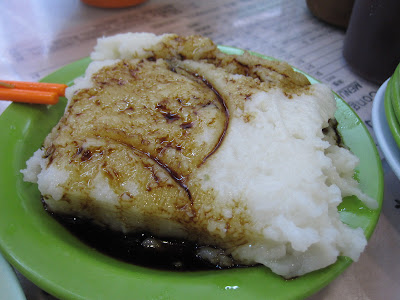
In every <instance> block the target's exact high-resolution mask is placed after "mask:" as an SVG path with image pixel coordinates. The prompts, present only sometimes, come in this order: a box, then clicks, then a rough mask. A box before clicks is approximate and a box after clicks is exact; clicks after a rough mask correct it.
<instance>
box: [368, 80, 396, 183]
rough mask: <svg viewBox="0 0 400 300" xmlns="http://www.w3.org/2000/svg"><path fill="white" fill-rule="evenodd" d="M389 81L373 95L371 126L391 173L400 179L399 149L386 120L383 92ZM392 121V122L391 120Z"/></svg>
mask: <svg viewBox="0 0 400 300" xmlns="http://www.w3.org/2000/svg"><path fill="white" fill-rule="evenodd" d="M388 82H389V79H388V80H386V81H385V82H384V83H383V84H382V86H381V87H380V88H379V90H378V92H377V93H376V95H375V99H374V104H373V107H372V125H373V126H374V132H375V136H376V139H377V141H378V144H379V147H380V148H381V150H382V152H383V155H384V156H385V159H386V160H387V162H388V164H389V165H390V167H391V168H392V170H393V172H394V173H395V174H396V176H397V177H398V178H400V149H399V147H398V144H397V143H396V140H395V138H394V137H393V135H392V131H391V129H390V126H389V122H388V120H387V119H386V113H385V108H386V99H385V92H386V87H387V84H388ZM392 121H393V120H392Z"/></svg>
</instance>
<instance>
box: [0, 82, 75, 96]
mask: <svg viewBox="0 0 400 300" xmlns="http://www.w3.org/2000/svg"><path fill="white" fill-rule="evenodd" d="M2 87H6V88H16V89H20V90H35V91H47V92H53V93H57V94H58V95H59V96H64V93H65V89H66V87H67V85H66V84H59V83H44V82H27V81H11V80H0V88H2Z"/></svg>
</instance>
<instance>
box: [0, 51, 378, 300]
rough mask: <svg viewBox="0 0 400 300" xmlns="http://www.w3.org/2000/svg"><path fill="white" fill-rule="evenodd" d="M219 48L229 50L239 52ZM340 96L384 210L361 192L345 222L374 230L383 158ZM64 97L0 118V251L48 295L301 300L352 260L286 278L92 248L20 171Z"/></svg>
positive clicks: (77, 68)
mask: <svg viewBox="0 0 400 300" xmlns="http://www.w3.org/2000/svg"><path fill="white" fill-rule="evenodd" d="M220 48H221V50H222V51H224V52H227V53H230V54H241V53H242V51H241V50H239V49H235V48H230V47H220ZM253 54H254V55H258V54H255V53H253ZM264 58H266V59H270V58H267V57H264ZM89 62H90V60H89V59H88V58H85V59H82V60H79V61H77V62H74V63H72V64H69V65H67V66H65V67H63V68H61V69H59V70H58V71H56V72H54V73H53V74H51V75H49V76H47V77H46V78H44V79H43V81H45V82H58V83H67V84H71V83H72V81H73V79H74V78H76V77H78V76H80V75H82V74H83V73H84V70H85V69H86V66H87V65H88V64H89ZM310 80H311V81H312V82H313V83H314V82H316V80H314V79H312V78H310ZM336 100H337V104H338V110H337V114H336V117H337V119H338V121H339V123H340V126H339V130H340V132H341V134H342V136H343V140H344V142H345V144H346V145H347V146H348V147H350V149H351V150H352V151H353V152H354V153H355V154H356V155H357V156H358V157H359V158H360V165H359V167H358V169H357V173H356V176H357V178H358V179H359V180H360V184H361V188H362V190H363V191H364V192H365V193H367V194H368V195H370V196H371V197H373V198H375V199H377V201H378V202H379V209H377V210H370V209H368V208H366V207H365V206H363V205H362V203H361V202H360V201H359V200H358V199H357V198H355V197H348V198H346V199H344V202H343V203H342V204H341V205H340V207H339V210H340V212H341V217H342V220H343V221H344V222H345V223H347V224H349V225H350V226H356V227H357V226H360V227H362V228H363V229H364V230H365V233H366V235H367V237H370V236H371V234H372V232H373V230H374V228H375V226H376V223H377V221H378V218H379V214H380V207H381V204H382V197H383V175H382V167H381V162H380V159H379V156H378V153H377V150H376V148H375V144H374V142H373V140H372V139H371V137H370V135H369V133H368V131H367V130H366V128H365V127H364V125H363V123H362V122H361V120H360V119H359V118H358V117H357V115H356V114H355V113H354V112H353V111H352V110H351V108H349V107H348V106H347V104H345V102H344V101H343V100H341V99H340V98H339V97H336ZM65 104H66V101H65V99H62V100H61V101H60V102H59V103H58V104H57V105H54V106H43V105H29V104H17V103H13V104H12V105H10V107H9V108H8V109H7V110H6V111H5V112H4V113H3V114H2V115H1V117H0V126H1V131H0V140H1V145H0V151H1V157H0V165H1V168H0V184H1V186H0V250H1V251H2V253H3V255H4V256H5V257H6V258H7V260H8V261H9V262H10V263H11V264H13V265H14V266H15V267H16V268H17V269H18V270H19V271H20V272H21V273H22V274H23V275H25V276H26V277H27V278H28V279H30V280H31V281H32V282H34V283H35V284H36V285H38V286H39V287H41V288H42V289H44V290H45V291H47V292H49V293H50V294H52V295H54V296H56V297H58V298H62V299H187V298H190V299H246V300H247V299H275V300H278V299H285V300H287V299H301V298H305V297H307V296H309V295H311V294H313V293H315V292H316V291H318V290H319V289H321V288H322V287H324V286H326V285H327V284H328V283H329V282H330V281H332V280H333V279H334V278H335V277H336V276H338V275H339V274H340V273H341V272H343V270H344V269H346V267H348V266H349V265H350V263H351V260H350V259H348V258H345V257H340V258H339V259H338V261H337V262H336V263H335V264H334V265H331V266H330V267H327V268H325V269H323V270H319V271H316V272H312V273H310V274H308V275H305V276H302V277H299V278H296V279H292V280H284V279H283V278H281V277H280V276H277V275H275V274H273V273H272V272H271V271H269V270H268V269H267V268H265V267H261V266H260V267H252V268H244V269H230V270H222V271H199V272H185V273H180V272H173V271H159V270H153V269H147V268H143V267H138V266H135V265H130V264H127V263H124V262H121V261H118V260H116V259H113V258H111V257H108V256H106V255H103V254H101V253H99V252H97V251H95V250H93V249H91V248H90V247H88V246H86V245H85V244H83V243H81V242H80V241H79V240H78V239H77V238H75V237H74V236H73V235H71V234H70V233H69V232H68V231H67V230H66V229H64V228H63V227H62V226H61V225H60V224H58V223H57V222H56V221H55V220H54V219H52V218H51V217H50V216H49V215H48V214H47V213H46V212H45V211H44V210H43V207H42V204H41V201H40V194H39V192H38V190H37V185H35V184H30V183H26V182H23V180H22V178H23V177H22V174H21V173H20V169H23V168H25V162H26V160H27V159H28V158H29V157H30V156H31V155H32V154H33V152H34V151H35V150H36V149H38V148H39V147H40V146H41V144H42V142H43V140H44V138H45V136H46V135H47V134H48V133H49V131H50V130H51V128H52V127H53V126H54V125H55V124H56V123H57V122H58V120H59V119H60V117H61V116H62V114H63V112H64V106H65ZM0 294H1V292H0ZM232 297H233V298H232Z"/></svg>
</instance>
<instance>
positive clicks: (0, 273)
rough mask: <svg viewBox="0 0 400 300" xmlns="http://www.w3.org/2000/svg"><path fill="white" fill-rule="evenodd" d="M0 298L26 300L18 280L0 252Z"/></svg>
mask: <svg viewBox="0 0 400 300" xmlns="http://www.w3.org/2000/svg"><path fill="white" fill-rule="evenodd" d="M0 298H1V299H13V300H26V298H25V295H24V292H23V291H22V288H21V286H20V284H19V282H18V278H17V276H16V274H15V272H14V270H13V269H12V268H11V266H10V265H9V264H8V262H7V261H6V260H5V259H4V257H3V256H2V255H1V254H0Z"/></svg>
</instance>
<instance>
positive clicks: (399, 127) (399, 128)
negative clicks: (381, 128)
mask: <svg viewBox="0 0 400 300" xmlns="http://www.w3.org/2000/svg"><path fill="white" fill-rule="evenodd" d="M393 80H394V77H392V78H390V80H389V82H388V85H387V87H386V92H385V115H386V119H387V122H388V125H389V129H390V131H391V133H392V136H393V138H394V140H395V141H396V144H397V146H398V147H399V148H400V124H399V121H398V118H397V116H396V111H395V108H394V107H395V106H396V105H397V103H396V100H395V97H394V92H395V90H394V84H393V82H394V81H393ZM399 117H400V115H399Z"/></svg>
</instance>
